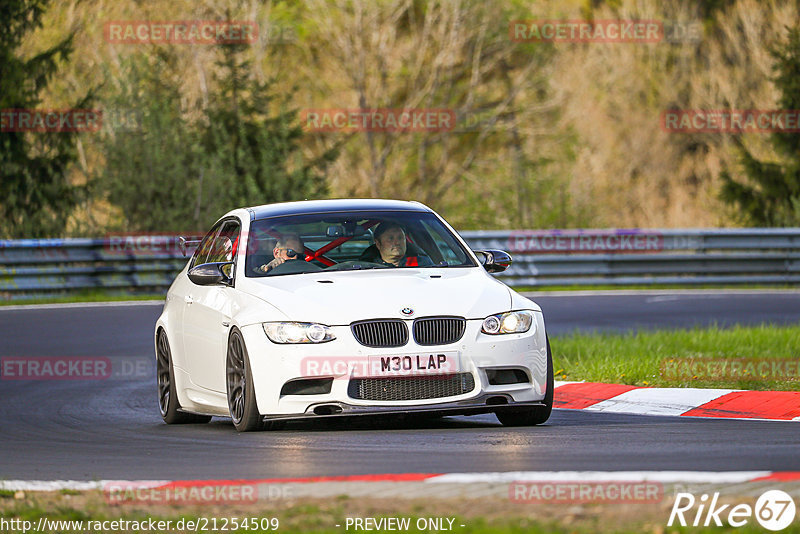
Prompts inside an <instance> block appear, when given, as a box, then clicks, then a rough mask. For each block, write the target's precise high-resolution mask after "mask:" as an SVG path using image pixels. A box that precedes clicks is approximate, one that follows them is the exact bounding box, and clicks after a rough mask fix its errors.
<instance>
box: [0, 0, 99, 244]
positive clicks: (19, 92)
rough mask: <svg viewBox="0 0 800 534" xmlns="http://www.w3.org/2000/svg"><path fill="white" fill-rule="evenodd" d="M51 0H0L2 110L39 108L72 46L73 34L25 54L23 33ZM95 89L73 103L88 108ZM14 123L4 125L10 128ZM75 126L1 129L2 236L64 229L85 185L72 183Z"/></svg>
mask: <svg viewBox="0 0 800 534" xmlns="http://www.w3.org/2000/svg"><path fill="white" fill-rule="evenodd" d="M48 3H49V2H48V0H4V1H3V2H1V3H0V20H2V21H3V22H2V26H0V111H3V110H13V109H26V110H31V109H35V108H36V107H37V106H39V105H40V104H41V97H40V94H41V92H42V91H43V90H44V89H45V88H46V87H47V85H48V83H49V81H50V80H51V79H52V77H53V75H54V74H55V73H56V72H57V71H58V68H59V67H58V62H59V61H66V60H67V59H68V58H69V55H70V53H71V51H72V37H73V36H72V34H70V35H68V36H67V37H65V38H64V39H63V40H61V41H60V42H59V43H57V44H56V45H55V46H53V47H52V48H49V49H47V50H45V51H43V52H40V53H38V54H36V55H35V56H33V57H31V58H27V59H26V58H23V57H21V55H20V52H19V48H20V45H21V43H22V41H23V39H24V37H25V36H26V35H27V34H29V33H30V32H32V31H34V30H36V29H37V28H39V27H40V26H41V25H42V22H41V19H42V14H43V13H44V11H45V8H46V6H47V4H48ZM91 100H92V92H91V91H90V92H89V93H88V94H87V95H86V96H84V97H83V98H81V99H80V101H79V102H78V103H77V104H76V105H75V106H73V107H74V108H76V109H83V108H86V107H87V106H88V105H89V103H90V101H91ZM8 129H9V128H8V127H7V128H5V130H8ZM76 139H77V133H76V132H62V131H59V132H55V131H50V132H41V133H40V132H23V131H0V198H2V200H0V236H3V237H7V238H21V237H45V236H55V235H63V234H64V231H65V225H66V222H67V219H68V217H69V215H70V213H71V212H72V209H73V208H74V207H75V205H76V204H77V203H78V202H79V199H80V196H81V194H82V193H83V191H84V188H83V187H79V186H75V185H72V184H71V183H70V180H69V174H68V173H69V170H70V167H71V165H72V163H73V162H74V161H75V160H76V158H77V155H76V150H75V144H76Z"/></svg>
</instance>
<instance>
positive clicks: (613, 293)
mask: <svg viewBox="0 0 800 534" xmlns="http://www.w3.org/2000/svg"><path fill="white" fill-rule="evenodd" d="M512 289H513V288H512ZM520 294H521V295H522V296H523V297H527V298H534V297H537V296H541V297H597V296H610V297H618V296H622V297H626V296H675V295H685V296H699V297H704V296H705V297H707V296H714V295H773V294H774V295H798V296H800V291H798V290H797V289H769V288H767V289H595V290H575V291H547V290H544V291H526V292H524V293H520Z"/></svg>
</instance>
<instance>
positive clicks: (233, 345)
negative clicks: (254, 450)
mask: <svg viewBox="0 0 800 534" xmlns="http://www.w3.org/2000/svg"><path fill="white" fill-rule="evenodd" d="M225 384H226V388H225V389H226V392H227V398H228V411H229V412H230V415H231V419H232V420H233V426H234V427H235V428H236V430H238V431H239V432H252V431H254V430H277V429H279V428H282V427H283V423H282V422H280V421H274V422H267V423H265V422H263V416H262V415H261V414H260V413H259V412H258V406H257V405H256V394H255V388H254V387H253V374H252V372H251V370H250V358H249V357H248V355H247V348H246V347H245V345H244V339H243V338H242V334H241V332H239V331H238V330H236V329H234V330H233V331H232V332H231V335H230V337H229V338H228V351H227V356H226V357H225Z"/></svg>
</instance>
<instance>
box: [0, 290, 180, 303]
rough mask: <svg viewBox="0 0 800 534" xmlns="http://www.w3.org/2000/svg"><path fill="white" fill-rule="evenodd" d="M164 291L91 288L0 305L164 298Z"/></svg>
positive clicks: (9, 301) (0, 301)
mask: <svg viewBox="0 0 800 534" xmlns="http://www.w3.org/2000/svg"><path fill="white" fill-rule="evenodd" d="M165 295H166V291H165V292H163V293H134V292H128V291H119V290H118V291H107V290H91V291H80V292H75V293H66V294H64V295H55V296H45V297H36V296H32V297H31V298H24V299H14V300H11V299H7V300H6V299H2V297H0V306H19V305H24V304H72V303H75V302H120V301H126V300H164V296H165Z"/></svg>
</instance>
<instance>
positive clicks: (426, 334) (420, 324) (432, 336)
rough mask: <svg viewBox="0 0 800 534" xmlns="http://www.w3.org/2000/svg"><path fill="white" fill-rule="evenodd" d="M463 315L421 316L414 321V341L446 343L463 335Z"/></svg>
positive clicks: (420, 342) (434, 343)
mask: <svg viewBox="0 0 800 534" xmlns="http://www.w3.org/2000/svg"><path fill="white" fill-rule="evenodd" d="M466 326H467V321H466V319H464V318H463V317H422V318H420V319H417V320H416V321H414V341H416V342H417V344H418V345H448V344H450V343H455V342H456V341H458V340H459V339H461V337H462V336H463V335H464V329H465V328H466Z"/></svg>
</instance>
